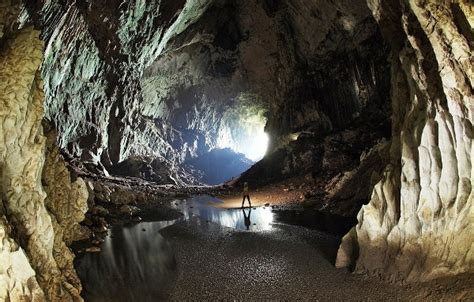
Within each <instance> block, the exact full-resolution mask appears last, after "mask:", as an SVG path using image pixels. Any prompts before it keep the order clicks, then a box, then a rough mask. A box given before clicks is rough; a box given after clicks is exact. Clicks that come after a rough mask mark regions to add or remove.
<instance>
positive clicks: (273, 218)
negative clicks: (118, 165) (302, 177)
mask: <svg viewBox="0 0 474 302" xmlns="http://www.w3.org/2000/svg"><path fill="white" fill-rule="evenodd" d="M220 203H221V201H220V200H218V199H215V198H212V197H210V196H206V195H203V196H196V197H193V198H190V199H182V200H175V201H173V202H172V206H173V207H174V208H175V209H177V210H179V211H180V212H181V213H182V214H183V215H182V217H181V218H178V219H175V220H168V221H146V222H140V223H136V224H130V225H117V226H114V227H112V228H111V229H110V230H109V234H108V236H107V237H106V239H105V242H104V243H103V244H102V245H101V251H100V252H99V253H86V254H83V255H80V256H79V257H77V259H76V268H77V271H78V274H79V276H80V278H81V280H82V283H83V287H84V290H83V293H82V295H83V297H84V298H85V300H86V301H163V300H176V301H183V300H193V301H204V300H207V301H216V300H246V301H247V300H286V301H294V300H319V301H354V300H372V301H397V300H414V299H415V300H424V299H426V298H429V297H432V295H433V292H432V291H431V290H430V288H431V285H427V286H426V288H425V287H424V286H417V287H410V286H402V285H399V284H393V283H392V284H390V283H386V282H382V281H380V280H378V279H375V278H373V277H368V276H365V275H359V274H352V273H349V272H348V271H346V270H344V269H336V268H335V267H334V265H333V263H334V260H335V257H336V253H337V248H338V245H339V242H340V238H341V236H342V235H343V234H344V233H346V232H347V230H348V229H349V228H350V227H351V226H352V225H353V224H354V223H355V222H354V220H353V219H348V218H343V217H339V216H328V215H323V214H320V213H318V212H315V211H312V212H311V211H299V210H294V209H291V210H288V209H287V210H281V209H274V208H272V207H268V206H267V207H264V206H260V207H255V208H245V209H240V208H225V206H223V205H222V204H220ZM434 294H436V293H434Z"/></svg>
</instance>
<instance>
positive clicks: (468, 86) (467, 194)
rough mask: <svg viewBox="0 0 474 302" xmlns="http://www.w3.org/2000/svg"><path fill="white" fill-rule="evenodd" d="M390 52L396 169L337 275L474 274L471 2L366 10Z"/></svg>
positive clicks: (377, 193) (354, 234)
mask: <svg viewBox="0 0 474 302" xmlns="http://www.w3.org/2000/svg"><path fill="white" fill-rule="evenodd" d="M369 2H370V7H371V9H372V11H373V14H374V16H375V18H376V19H377V21H378V22H379V24H380V26H381V28H382V30H383V32H384V35H385V37H386V39H387V41H389V42H390V43H391V45H392V60H391V62H392V68H391V74H392V96H391V97H392V108H393V116H392V121H393V128H392V143H391V150H390V163H389V165H388V166H387V167H386V169H385V172H384V175H383V178H382V180H381V181H380V182H379V183H378V184H377V185H376V187H375V189H374V191H373V193H372V198H371V201H370V203H369V204H368V205H366V206H364V207H363V208H362V210H361V211H360V213H359V215H358V220H359V224H358V225H357V227H356V228H355V229H354V230H353V231H351V233H349V234H348V235H347V236H346V237H345V238H344V241H343V244H342V246H341V248H340V250H339V255H338V265H340V266H344V265H348V264H349V263H350V262H351V261H350V260H351V258H352V259H354V258H355V257H353V256H352V255H351V253H352V252H356V253H358V255H359V256H358V259H357V262H356V270H358V271H369V272H372V273H376V274H388V275H391V276H392V277H394V278H407V279H409V280H420V279H421V280H427V279H432V278H436V277H440V276H446V275H455V274H459V273H463V272H472V271H473V270H474V247H473V243H472V236H473V234H474V215H473V213H474V210H473V200H474V196H473V190H472V187H473V179H474V167H473V154H474V152H473V150H472V147H473V140H472V138H473V136H472V134H473V128H472V122H473V118H474V115H473V109H474V105H473V104H474V94H473V83H474V69H473V66H474V65H473V63H474V62H473V57H472V47H473V45H472V43H473V40H472V27H473V26H474V6H473V5H472V3H470V2H469V1H452V2H449V3H448V2H443V3H437V4H435V3H434V2H430V1H396V0H393V1H369Z"/></svg>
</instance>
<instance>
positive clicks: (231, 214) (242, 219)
mask: <svg viewBox="0 0 474 302" xmlns="http://www.w3.org/2000/svg"><path fill="white" fill-rule="evenodd" d="M220 202H221V201H220V200H218V199H216V198H213V197H210V196H196V197H193V198H190V199H187V200H176V201H174V202H173V206H174V207H175V208H176V209H178V210H180V211H181V212H182V213H183V217H182V218H179V219H177V220H171V221H154V222H141V223H137V224H134V225H126V226H114V227H112V228H111V229H110V230H109V234H108V236H107V237H106V238H105V242H104V243H103V244H102V245H101V246H100V248H101V251H100V252H99V253H87V254H84V255H81V256H80V257H78V258H77V260H76V269H77V272H78V274H79V276H80V278H81V281H82V283H83V287H84V290H83V297H84V298H85V299H86V301H160V300H165V299H166V298H167V295H166V293H168V292H169V287H170V286H172V283H173V280H174V278H175V274H176V261H175V258H174V255H173V251H172V249H171V246H170V244H169V243H168V242H167V241H166V239H165V238H163V236H161V235H160V233H159V231H160V230H161V229H163V228H165V227H167V226H170V225H172V224H174V223H176V222H178V221H182V220H187V219H189V218H190V217H192V216H198V217H200V218H201V220H202V221H204V222H206V223H218V224H221V225H223V226H226V227H231V228H235V229H240V230H249V231H263V230H270V229H271V224H272V222H273V213H272V211H271V209H270V208H254V209H251V208H245V209H229V210H227V209H219V208H216V207H213V206H212V204H213V203H220Z"/></svg>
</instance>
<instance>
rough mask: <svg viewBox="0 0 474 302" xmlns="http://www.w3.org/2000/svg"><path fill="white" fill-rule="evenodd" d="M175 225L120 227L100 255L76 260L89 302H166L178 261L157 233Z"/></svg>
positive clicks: (111, 235)
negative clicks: (164, 301)
mask: <svg viewBox="0 0 474 302" xmlns="http://www.w3.org/2000/svg"><path fill="white" fill-rule="evenodd" d="M171 223H172V222H166V221H164V222H153V223H140V224H137V225H134V226H128V227H123V226H117V227H114V228H112V230H111V233H110V235H109V236H107V238H106V239H105V242H104V243H103V244H102V245H101V251H100V253H87V254H84V255H81V256H79V257H77V258H76V260H75V267H76V269H77V272H78V274H79V277H80V278H81V281H82V285H83V287H84V290H83V293H82V296H83V297H84V299H85V300H86V301H163V300H166V299H168V298H169V297H168V293H169V289H170V286H171V285H172V284H173V282H174V281H173V280H174V276H175V270H176V261H175V258H174V255H173V253H172V250H171V247H170V245H169V244H168V242H167V241H166V240H165V239H164V238H163V237H162V236H161V235H160V234H159V233H158V231H159V230H160V229H161V228H163V227H166V226H168V225H170V224H171Z"/></svg>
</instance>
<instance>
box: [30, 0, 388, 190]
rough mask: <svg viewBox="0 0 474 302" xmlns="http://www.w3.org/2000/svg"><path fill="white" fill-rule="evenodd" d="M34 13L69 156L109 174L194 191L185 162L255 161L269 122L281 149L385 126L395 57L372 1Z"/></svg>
mask: <svg viewBox="0 0 474 302" xmlns="http://www.w3.org/2000/svg"><path fill="white" fill-rule="evenodd" d="M27 7H28V11H29V13H30V15H31V17H32V19H33V20H35V24H36V25H37V26H38V27H39V28H41V29H42V33H43V38H44V39H45V40H46V41H47V47H46V53H45V58H44V64H43V70H42V74H43V77H44V81H45V92H46V116H47V117H48V118H49V119H50V120H51V121H52V122H53V123H54V125H55V127H56V128H57V129H58V134H59V136H58V142H59V146H60V148H61V149H62V150H63V151H64V152H66V153H67V154H69V155H70V156H71V157H72V158H75V159H80V160H81V161H83V162H90V163H94V164H96V165H98V166H99V168H100V169H102V166H105V167H106V168H107V169H108V170H109V171H114V170H116V169H115V168H116V166H117V164H119V163H121V162H123V161H127V160H130V161H132V162H137V160H138V161H139V160H142V161H143V162H145V163H146V164H147V165H148V164H149V165H150V166H152V167H154V169H155V170H156V171H155V173H154V174H159V175H158V176H156V177H155V178H154V179H155V180H158V181H161V182H170V181H171V182H177V183H182V182H183V180H184V181H187V180H192V179H191V178H187V177H186V173H185V171H184V170H183V169H182V168H183V167H184V166H183V163H185V162H189V161H192V159H194V158H196V157H198V156H201V155H203V154H206V153H207V152H208V151H210V150H211V149H213V148H226V147H229V148H232V149H234V150H235V151H238V152H243V153H246V151H247V149H248V148H249V144H248V143H247V142H248V141H252V139H253V140H255V139H254V138H255V133H256V132H258V131H260V132H261V131H262V128H263V127H264V125H265V123H266V122H267V121H268V123H267V126H266V130H267V132H268V133H269V135H270V136H271V137H272V140H271V142H272V143H271V149H272V150H274V149H277V148H278V147H281V146H284V145H286V144H287V143H288V141H289V139H288V138H289V137H290V136H291V135H293V134H294V133H295V132H301V131H309V132H311V133H313V134H315V135H323V136H324V135H326V134H327V133H328V132H330V131H335V130H341V129H344V128H347V127H349V126H350V125H351V123H352V121H353V120H354V119H356V118H358V117H362V116H364V118H366V117H367V116H368V119H375V120H376V121H374V122H373V124H374V125H378V123H380V121H383V120H386V119H387V113H388V112H389V110H388V109H387V107H386V104H388V94H387V92H388V85H389V80H388V79H387V77H386V76H385V75H386V73H387V66H388V65H387V63H386V57H387V47H386V46H385V44H384V43H383V41H382V39H381V36H380V34H379V32H378V29H377V25H376V22H375V20H374V19H373V17H372V15H371V13H370V10H369V9H368V7H367V4H366V3H365V1H363V0H358V1H338V2H337V3H333V2H328V1H323V0H313V1H302V0H284V1H250V0H249V1H247V0H246V1H230V0H217V1H208V0H200V1H198V0H188V1H146V3H145V2H142V1H108V2H100V1H85V2H83V3H77V2H73V1H63V2H52V1H51V2H45V3H39V2H35V3H30V4H29V5H28V6H27ZM314 28H318V30H317V31H315V30H314ZM138 29H140V30H138ZM242 121H245V122H242ZM371 123H372V121H371ZM122 166H127V164H125V165H121V167H122ZM151 174H153V173H151ZM168 174H169V175H168Z"/></svg>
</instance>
